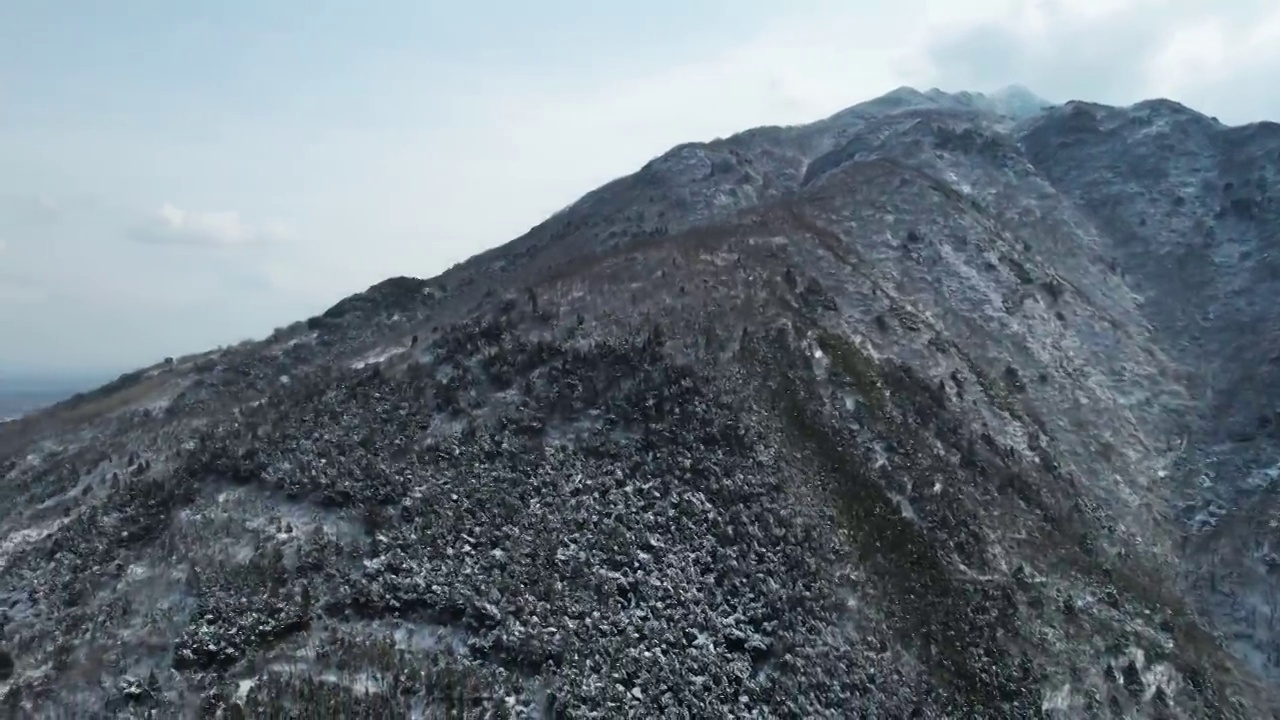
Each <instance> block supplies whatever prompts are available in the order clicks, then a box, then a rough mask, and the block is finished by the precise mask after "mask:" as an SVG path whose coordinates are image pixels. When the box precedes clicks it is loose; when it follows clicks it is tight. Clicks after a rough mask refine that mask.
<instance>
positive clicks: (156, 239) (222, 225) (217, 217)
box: [134, 203, 293, 247]
mask: <svg viewBox="0 0 1280 720" xmlns="http://www.w3.org/2000/svg"><path fill="white" fill-rule="evenodd" d="M134 236H135V239H137V240H139V241H140V242H145V243H151V244H156V245H194V246H204V247H244V246H250V245H260V244H264V243H275V242H279V241H284V240H289V239H291V238H292V236H293V234H292V232H291V231H290V229H289V227H288V226H286V225H285V224H283V223H280V222H268V223H264V224H262V225H252V224H250V223H247V222H245V221H244V220H243V219H241V217H240V213H238V212H235V211H217V212H196V211H191V210H184V209H182V208H179V207H177V206H175V205H173V204H170V203H165V204H164V205H162V206H161V207H160V209H159V210H158V211H156V213H155V216H154V217H153V218H152V220H151V222H149V223H147V224H145V225H144V226H142V227H140V228H138V230H137V232H136V233H135V234H134Z"/></svg>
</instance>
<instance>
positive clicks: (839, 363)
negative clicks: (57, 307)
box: [0, 88, 1280, 718]
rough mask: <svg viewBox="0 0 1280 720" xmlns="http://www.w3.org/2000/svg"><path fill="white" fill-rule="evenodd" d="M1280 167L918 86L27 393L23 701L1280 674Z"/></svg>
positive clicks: (1011, 99)
mask: <svg viewBox="0 0 1280 720" xmlns="http://www.w3.org/2000/svg"><path fill="white" fill-rule="evenodd" d="M1278 168H1280V126H1277V125H1274V124H1267V123H1264V124H1258V125H1252V126H1247V127H1227V126H1224V125H1222V124H1220V123H1218V122H1217V121H1215V120H1213V119H1211V118H1208V117H1205V116H1203V115H1201V114H1198V113H1196V112H1194V111H1192V110H1190V109H1188V108H1185V107H1182V106H1180V105H1177V104H1175V103H1172V102H1169V101H1163V100H1157V101H1150V102H1144V103H1139V104H1138V105H1135V106H1132V107H1127V108H1115V107H1105V106H1100V105H1095V104H1090V103H1086V102H1070V103H1067V104H1065V105H1061V106H1050V105H1049V104H1048V103H1043V102H1040V101H1038V100H1037V99H1036V98H1035V97H1034V96H1032V95H1030V94H1029V93H1028V92H1026V91H1025V90H1021V89H1014V90H1010V91H1006V92H1003V93H1000V94H997V95H993V96H983V95H978V94H971V93H960V94H947V93H942V92H940V91H929V92H927V93H921V92H917V91H915V90H911V89H909V88H902V89H899V90H897V91H894V92H893V93H890V94H888V95H886V96H884V97H881V98H877V99H875V100H872V101H870V102H867V103H863V104H861V105H858V106H854V107H852V108H850V109H848V110H845V111H842V112H841V113H838V114H836V115H834V116H832V117H831V118H827V119H825V120H821V121H818V122H816V123H813V124H810V125H804V126H797V127H785V128H776V127H775V128H757V129H753V130H749V131H747V132H744V133H741V134H739V135H735V136H733V137H730V138H726V139H718V140H714V141H712V142H708V143H691V144H686V145H682V146H680V147H677V148H674V149H672V150H671V151H670V152H668V153H666V154H664V155H662V156H661V157H659V158H656V159H654V160H653V161H652V162H650V163H648V164H647V165H646V166H645V167H643V168H641V169H640V170H639V171H637V172H636V173H634V174H632V175H630V176H627V177H624V178H621V179H619V180H616V181H614V182H612V183H610V184H608V185H605V186H604V187H602V188H600V189H598V190H596V191H594V192H592V193H590V194H588V195H587V196H585V197H584V198H582V199H581V200H580V201H579V202H577V203H575V204H574V205H572V206H570V207H569V208H567V209H565V210H564V211H562V212H560V213H558V214H557V215H555V216H553V217H552V218H549V219H548V220H547V221H546V222H544V223H542V224H541V225H539V226H537V227H535V228H533V229H532V230H530V232H528V233H527V234H526V235H524V236H522V237H520V238H517V239H516V240H514V241H512V242H511V243H508V244H506V245H503V246H501V247H499V248H496V249H494V250H491V251H489V252H486V253H483V254H481V255H479V256H476V257H475V258H472V259H471V260H469V261H467V262H465V263H463V264H461V265H458V266H456V267H454V268H452V269H450V270H449V271H447V272H445V273H444V274H442V275H441V276H439V277H436V278H431V279H425V280H423V279H416V278H410V277H399V278H393V279H389V280H387V281H385V282H382V283H379V284H378V285H375V286H374V287H372V288H369V290H367V291H366V292H363V293H360V294H358V295H355V296H352V297H349V298H346V299H345V300H342V301H341V302H339V303H338V304H336V305H335V306H334V307H332V308H331V309H330V310H328V311H327V312H325V313H324V314H322V315H320V316H318V317H315V318H311V319H309V320H306V321H305V322H299V323H298V324H296V325H294V326H291V327H289V328H282V329H280V330H278V331H277V332H276V333H274V334H273V335H272V336H271V337H269V338H266V339H264V340H262V341H257V342H250V343H245V344H243V345H240V346H236V347H231V348H223V349H219V350H216V351H213V352H210V353H206V354H202V355H198V356H193V357H186V358H177V359H173V360H166V361H165V362H162V363H159V364H157V365H155V366H153V367H150V368H145V369H143V370H139V371H137V372H135V373H131V374H128V375H125V376H122V377H121V378H119V379H118V380H116V381H114V382H112V383H110V384H108V385H106V386H104V387H102V388H100V389H98V390H95V391H92V392H89V393H85V394H82V395H79V396H76V397H75V398H72V399H71V400H68V401H66V402H63V403H60V404H59V405H56V406H54V407H52V408H50V409H48V410H45V411H43V412H39V413H36V414H33V415H31V416H29V417H25V418H23V419H21V420H19V421H16V422H11V423H6V424H4V425H3V426H0V474H2V477H3V480H2V481H0V508H3V509H0V626H2V627H3V634H2V635H0V708H2V709H3V712H4V713H8V715H11V716H14V717H148V716H150V717H224V718H239V717H255V718H256V717H263V718H277V717H279V718H286V717H288V718H316V717H323V718H330V717H333V718H337V717H344V718H346V717H355V718H362V717H367V718H397V717H406V718H408V717H413V718H419V717H535V718H549V717H563V718H593V717H594V718H614V717H673V718H705V717H779V718H810V717H869V718H877V717H878V718H911V717H916V718H972V717H991V718H1041V717H1043V718H1081V717H1127V718H1264V717H1276V716H1277V715H1278V714H1280V700H1278V697H1280V695H1278V693H1277V685H1276V683H1277V681H1280V671H1278V669H1277V668H1278V667H1280V634H1278V633H1280V628H1278V627H1277V621H1276V616H1275V610H1274V608H1275V606H1276V605H1275V602H1274V598H1275V597H1276V595H1277V581H1276V573H1275V571H1274V568H1276V566H1277V565H1280V555H1278V554H1277V553H1280V545H1276V544H1275V541H1273V538H1276V537H1277V536H1276V533H1277V528H1278V527H1280V523H1278V521H1277V520H1275V519H1273V518H1276V517H1278V516H1277V514H1276V513H1277V511H1280V505H1278V504H1277V500H1276V499H1275V498H1276V493H1275V491H1274V487H1273V486H1274V485H1275V482H1276V480H1277V478H1278V477H1280V467H1278V465H1277V462H1278V461H1280V452H1277V450H1278V449H1280V414H1278V411H1280V382H1277V381H1278V380H1280V327H1278V325H1280V315H1278V314H1277V313H1276V312H1275V311H1274V310H1273V309H1272V303H1271V299H1272V298H1274V297H1275V296H1276V294H1277V290H1280V264H1278V263H1280V257H1275V256H1274V255H1275V254H1276V253H1280V238H1277V232H1278V230H1277V228H1280V216H1278V214H1280V200H1278V198H1280V195H1278V192H1280V191H1278V190H1277V184H1278V183H1280V177H1278V176H1280V169H1278Z"/></svg>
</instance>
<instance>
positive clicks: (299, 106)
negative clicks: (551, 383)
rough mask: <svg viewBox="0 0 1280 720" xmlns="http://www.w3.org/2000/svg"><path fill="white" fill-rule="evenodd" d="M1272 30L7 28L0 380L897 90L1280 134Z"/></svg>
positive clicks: (699, 13) (551, 22) (341, 289)
mask: <svg viewBox="0 0 1280 720" xmlns="http://www.w3.org/2000/svg"><path fill="white" fill-rule="evenodd" d="M1276 77H1280V5H1277V4H1276V3H1275V2H1271V1H1267V2H1264V1H1262V0H1233V1H1232V2H1231V3H1223V2H1190V1H1188V0H1072V1H1070V2H1057V1H1056V0H1038V1H1037V0H1025V1H1015V0H890V1H882V0H862V1H859V2H852V1H846V2H836V1H835V0H786V2H782V0H775V1H772V2H766V1H765V0H649V1H648V2H645V3H620V2H598V1H589V0H543V1H542V2H537V3H534V2H526V1H525V0H507V1H504V2H498V1H489V2H483V1H481V0H473V1H472V2H467V3H463V2H440V1H438V0H362V1H361V2H356V1H355V0H349V1H347V2H338V1H337V0H219V2H208V3H190V2H188V3H175V2H172V1H171V0H96V1H90V0H63V1H62V2H57V3H51V2H46V1H45V0H6V1H5V2H3V3H0V374H3V373H9V374H11V375H12V374H15V373H17V374H21V373H36V372H39V373H43V374H57V373H97V372H108V371H122V370H127V369H130V368H133V367H138V366H142V365H147V364H151V363H153V362H156V361H157V360H159V359H161V358H163V357H165V356H177V355H182V354H185V353H188V352H194V351H201V350H206V349H210V348H213V347H216V346H218V345H222V344H231V343H235V342H238V341H240V340H243V339H246V338H251V337H263V336H265V335H267V334H269V333H270V332H271V330H272V329H273V328H275V327H278V326H281V325H285V324H288V323H290V322H292V321H294V320H298V319H303V318H306V317H308V316H310V315H314V314H316V313H318V312H320V311H322V310H324V309H325V308H326V307H328V306H330V305H332V304H333V303H334V302H336V301H337V300H339V299H341V298H342V297H344V296H346V295H348V294H350V293H352V292H357V291H360V290H362V289H364V288H366V287H368V286H369V285H372V284H373V283H375V282H378V281H379V280H382V279H384V278H386V277H389V276H393V275H416V276H420V277H430V276H433V275H435V274H437V273H439V272H442V271H443V270H445V269H447V268H448V267H449V266H450V265H452V264H454V263H457V262H460V261H461V260H464V259H465V258H467V257H469V256H471V255H473V254H475V253H477V252H480V251H482V250H485V249H487V248H490V247H493V246H495V245H499V244H501V243H504V242H507V241H509V240H511V239H513V238H515V237H517V236H519V235H520V234H522V233H524V232H525V231H526V230H528V229H529V228H530V227H532V226H534V225H536V224H537V223H539V222H540V221H541V220H543V219H544V218H545V217H546V216H548V215H550V214H551V213H553V212H555V211H556V210H558V209H560V208H562V207H564V206H566V205H568V204H570V203H571V202H573V201H574V200H575V199H577V198H578V197H580V196H581V195H582V194H584V193H586V192H587V191H589V190H591V189H593V188H595V187H596V186H598V185H600V184H602V183H604V182H607V181H608V180H611V179H613V178H615V177H618V176H621V175H625V174H627V173H630V172H632V171H634V170H636V169H638V168H639V167H640V166H641V165H643V164H644V163H645V162H646V161H648V160H649V159H650V158H652V157H654V156H656V155H659V154H661V153H662V152H664V151H665V150H667V149H669V148H670V147H672V146H674V145H677V144H680V143H683V142H687V141H695V140H710V139H712V138H715V137H721V136H725V135H729V134H732V133H734V132H737V131H740V130H744V129H747V128H750V127H754V126H758V125H766V124H791V123H801V122H808V121H812V120H816V119H819V118H821V117H824V116H826V115H829V114H831V113H834V112H836V111H838V110H840V109H842V108H845V107H848V106H849V105H853V104H855V103H857V102H860V101H863V100H868V99H870V98H872V97H875V96H877V95H880V94H883V93H885V92H888V91H890V90H892V89H894V88H896V87H899V86H902V85H911V86H913V87H917V88H920V89H928V88H930V87H939V88H941V89H943V90H948V91H957V90H975V91H991V90H996V89H999V88H1000V87H1003V86H1006V85H1009V84H1013V83H1019V84H1022V85H1025V86H1026V87H1028V88H1030V89H1031V90H1032V91H1034V92H1035V93H1037V94H1038V95H1040V96H1042V97H1044V98H1046V99H1049V100H1051V101H1055V102H1063V101H1067V100H1071V99H1088V100H1093V101H1098V102H1106V103H1111V104H1128V103H1132V102H1136V101H1138V100H1141V99H1145V98H1148V97H1155V96H1164V97H1171V98H1173V99H1175V100H1178V101H1180V102H1183V103H1184V104H1187V105H1190V106H1192V107H1194V108H1197V109H1199V110H1201V111H1203V112H1205V113H1207V114H1210V115H1213V116H1215V117H1218V118H1219V119H1220V120H1222V121H1223V122H1227V123H1231V124H1240V123H1245V122H1252V121H1256V120H1263V119H1274V120H1280V93H1276V92H1275V91H1274V88H1273V84H1274V79H1275V78H1276Z"/></svg>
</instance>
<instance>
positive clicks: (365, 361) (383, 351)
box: [351, 346, 404, 370]
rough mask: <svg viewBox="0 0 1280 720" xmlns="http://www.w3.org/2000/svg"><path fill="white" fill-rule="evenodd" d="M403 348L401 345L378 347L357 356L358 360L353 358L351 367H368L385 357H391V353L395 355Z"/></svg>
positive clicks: (353, 368) (356, 368)
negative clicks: (359, 356)
mask: <svg viewBox="0 0 1280 720" xmlns="http://www.w3.org/2000/svg"><path fill="white" fill-rule="evenodd" d="M403 349H404V348H403V347H401V346H396V347H389V348H379V349H377V350H374V351H373V352H371V353H368V354H367V355H365V356H363V357H361V358H359V359H358V360H355V361H354V362H352V363H351V369H352V370H359V369H360V368H363V367H368V366H369V365H375V364H377V363H380V362H382V361H383V360H386V359H387V358H390V357H392V356H393V355H396V354H397V353H399V352H400V351H401V350H403Z"/></svg>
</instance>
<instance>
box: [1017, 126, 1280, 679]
mask: <svg viewBox="0 0 1280 720" xmlns="http://www.w3.org/2000/svg"><path fill="white" fill-rule="evenodd" d="M1022 144H1023V146H1024V147H1025V148H1026V149H1027V155H1028V157H1029V158H1030V159H1031V160H1032V161H1033V162H1034V163H1035V164H1036V167H1037V168H1038V169H1039V170H1041V171H1042V172H1043V173H1044V174H1045V176H1046V177H1048V178H1049V179H1050V180H1051V181H1052V182H1053V183H1054V185H1055V186H1056V187H1058V188H1059V189H1061V190H1063V191H1064V192H1065V193H1066V194H1067V195H1068V197H1070V198H1071V199H1072V200H1073V201H1074V202H1075V203H1076V204H1077V206H1078V207H1080V208H1081V209H1082V210H1083V211H1084V212H1085V213H1086V214H1087V215H1088V216H1089V218H1090V220H1091V221H1092V222H1093V223H1095V225H1096V226H1097V227H1098V228H1099V229H1100V230H1101V231H1102V232H1104V233H1105V235H1106V236H1107V237H1108V238H1109V240H1110V241H1111V242H1110V243H1109V245H1108V250H1109V253H1110V259H1109V262H1110V263H1111V264H1112V266H1113V267H1115V268H1117V269H1118V270H1119V271H1120V272H1122V273H1123V274H1124V276H1125V278H1126V281H1127V283H1128V284H1129V286H1130V287H1132V288H1133V289H1134V291H1135V292H1136V293H1138V295H1139V296H1140V297H1141V298H1142V300H1141V306H1140V307H1141V311H1142V314H1143V316H1144V317H1145V318H1146V319H1147V320H1148V321H1149V322H1150V323H1151V326H1152V329H1153V332H1154V333H1155V336H1156V337H1157V338H1158V342H1159V344H1160V346H1161V347H1162V348H1164V349H1165V350H1166V351H1167V352H1168V353H1169V354H1170V356H1172V357H1173V358H1175V359H1176V360H1177V362H1178V363H1179V365H1180V366H1181V367H1182V368H1184V370H1185V372H1184V373H1183V375H1182V377H1183V382H1184V384H1185V385H1186V386H1187V388H1188V389H1189V390H1190V391H1191V392H1192V393H1193V395H1194V396H1195V397H1196V399H1197V402H1196V403H1195V404H1194V405H1192V406H1191V408H1190V409H1191V410H1193V412H1192V413H1190V414H1188V416H1187V417H1186V418H1185V422H1184V426H1183V428H1182V429H1180V430H1179V436H1180V437H1179V447H1180V448H1181V450H1180V457H1179V463H1178V466H1177V468H1176V471H1177V472H1178V473H1179V474H1180V475H1181V476H1182V477H1183V478H1185V479H1186V480H1189V481H1194V482H1186V483H1183V484H1182V487H1183V488H1184V490H1185V493H1184V495H1183V497H1181V498H1179V500H1180V514H1181V515H1182V516H1183V517H1184V518H1185V519H1186V520H1187V522H1188V523H1190V525H1191V528H1192V530H1193V532H1192V534H1191V535H1190V536H1189V537H1188V539H1187V542H1186V547H1185V552H1184V557H1185V559H1186V560H1187V562H1188V566H1189V568H1190V571H1189V572H1188V578H1187V580H1188V582H1189V584H1190V585H1191V586H1192V587H1193V588H1194V593H1193V594H1194V595H1196V596H1201V597H1203V598H1204V599H1205V600H1206V602H1207V604H1208V606H1209V607H1210V608H1212V610H1213V612H1214V614H1216V615H1217V616H1219V617H1220V618H1222V619H1223V620H1224V629H1226V630H1228V631H1230V633H1231V635H1232V636H1233V637H1232V639H1233V644H1234V645H1235V647H1236V648H1237V649H1238V650H1239V651H1240V653H1241V654H1242V656H1245V657H1248V658H1250V659H1251V660H1252V661H1253V662H1254V663H1255V664H1256V665H1257V666H1259V667H1260V668H1262V669H1263V670H1264V671H1265V672H1267V673H1269V674H1271V676H1272V677H1280V674H1278V672H1277V671H1280V634H1278V632H1280V626H1278V625H1277V616H1276V611H1275V608H1276V607H1277V604H1276V602H1275V599H1276V598H1277V597H1278V596H1280V595H1278V594H1280V585H1278V584H1277V580H1276V579H1275V578H1274V572H1273V568H1274V567H1275V566H1276V564H1277V560H1276V556H1275V554H1274V553H1275V551H1276V549H1277V548H1278V547H1280V546H1278V545H1277V541H1278V540H1280V538H1277V537H1276V527H1275V525H1274V521H1273V519H1272V518H1273V517H1274V515H1275V511H1276V510H1277V509H1280V508H1277V506H1276V502H1275V500H1274V495H1275V493H1274V483H1275V481H1276V480H1277V478H1278V477H1280V414H1278V413H1280V313H1277V312H1276V310H1275V306H1274V302H1273V298H1275V297H1276V296H1277V294H1280V192H1278V191H1277V190H1276V187H1277V184H1280V125H1276V124H1275V123H1258V124H1254V125H1249V126H1245V127H1227V126H1224V125H1222V124H1221V123H1219V122H1217V121H1216V120H1214V119H1211V118H1208V117H1205V116H1204V115H1201V114H1199V113H1197V112H1195V111H1193V110H1191V109H1189V108H1186V107H1184V106H1181V105H1178V104H1176V103H1172V102H1169V101H1150V102H1144V103H1139V104H1138V105H1135V106H1133V107H1131V108H1126V109H1116V108H1107V107H1101V106H1096V105H1089V104H1085V103H1070V104H1068V105H1066V106H1064V107H1062V108H1059V109H1056V110H1054V111H1053V112H1050V113H1047V114H1045V115H1044V116H1042V117H1039V118H1036V119H1035V120H1034V121H1032V122H1031V123H1030V124H1029V125H1028V126H1027V128H1026V130H1025V134H1024V135H1023V138H1022Z"/></svg>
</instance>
